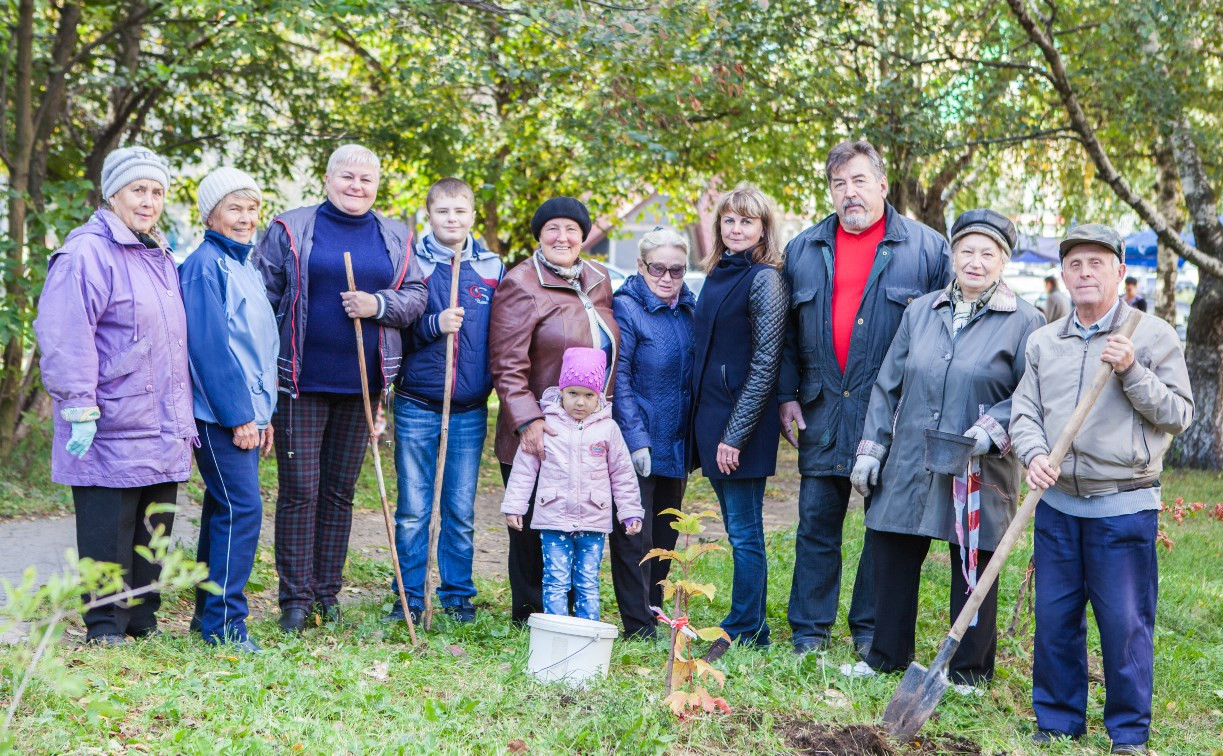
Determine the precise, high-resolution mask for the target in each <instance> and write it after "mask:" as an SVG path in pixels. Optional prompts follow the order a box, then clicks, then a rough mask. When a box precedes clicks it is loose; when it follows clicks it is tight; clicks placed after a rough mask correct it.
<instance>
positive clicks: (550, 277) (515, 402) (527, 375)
mask: <svg viewBox="0 0 1223 756" xmlns="http://www.w3.org/2000/svg"><path fill="white" fill-rule="evenodd" d="M583 263H584V264H585V268H584V269H583V271H582V275H581V277H580V278H579V279H578V281H579V283H580V284H581V287H582V293H580V294H579V293H578V291H577V290H576V289H574V288H573V287H572V286H570V285H569V284H568V283H566V282H565V280H564V279H563V278H561V277H560V276H558V275H556V274H555V273H553V272H552V271H550V270H548V269H547V268H545V267H544V266H543V265H540V264H539V263H537V262H536V260H535V257H534V256H532V257H530V258H528V259H526V260H524V261H522V262H521V263H519V264H518V265H516V266H514V267H513V268H512V269H511V270H510V272H509V273H506V274H505V278H504V279H502V281H501V284H500V285H498V286H497V296H496V297H494V298H493V309H492V313H491V315H490V321H489V337H488V351H489V368H490V369H491V371H492V374H493V387H494V388H496V390H497V398H498V399H500V400H501V410H500V413H499V414H498V416H497V440H496V448H497V459H499V460H500V461H501V462H503V463H505V464H507V465H508V464H513V462H514V453H515V452H517V451H518V435H517V433H516V431H517V430H518V429H519V428H521V427H522V426H524V425H526V424H527V423H529V422H531V421H532V420H535V419H538V418H542V417H543V416H544V413H543V412H542V411H541V410H540V409H539V397H541V396H543V393H544V389H546V388H548V387H550V386H555V385H556V382H557V381H558V380H559V379H560V373H561V358H562V357H563V356H564V354H565V350H566V349H567V348H569V347H576V346H580V347H589V346H593V347H598V346H599V344H600V343H601V341H602V339H601V338H599V337H598V335H597V333H598V331H599V330H601V331H603V332H604V333H606V334H607V335H608V338H610V339H611V343H612V359H611V366H610V367H609V368H608V371H607V387H606V396H607V399H608V401H611V398H612V388H613V386H614V385H615V366H616V354H615V352H616V349H617V348H618V346H619V343H620V329H619V328H617V327H616V318H615V316H614V315H613V314H612V289H611V283H610V281H609V280H608V277H607V271H606V270H605V269H604V268H603V266H602V265H599V264H598V263H593V262H591V261H589V260H583ZM587 302H589V304H590V312H591V315H592V316H591V317H588V316H587ZM596 329H597V330H596Z"/></svg>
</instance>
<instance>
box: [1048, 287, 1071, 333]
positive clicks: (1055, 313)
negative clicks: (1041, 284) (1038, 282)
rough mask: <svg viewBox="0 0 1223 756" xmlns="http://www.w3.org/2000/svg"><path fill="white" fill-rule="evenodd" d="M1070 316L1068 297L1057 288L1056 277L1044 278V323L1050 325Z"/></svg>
mask: <svg viewBox="0 0 1223 756" xmlns="http://www.w3.org/2000/svg"><path fill="white" fill-rule="evenodd" d="M1069 314H1070V297H1068V296H1066V292H1064V291H1062V290H1061V289H1059V288H1058V286H1057V276H1045V322H1046V323H1052V322H1053V321H1055V320H1061V319H1062V318H1064V317H1066V316H1067V315H1069Z"/></svg>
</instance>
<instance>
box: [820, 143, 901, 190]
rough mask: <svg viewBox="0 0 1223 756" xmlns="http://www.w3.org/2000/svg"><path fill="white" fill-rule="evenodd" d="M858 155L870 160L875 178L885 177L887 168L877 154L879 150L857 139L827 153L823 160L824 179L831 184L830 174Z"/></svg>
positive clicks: (839, 145) (841, 144)
mask: <svg viewBox="0 0 1223 756" xmlns="http://www.w3.org/2000/svg"><path fill="white" fill-rule="evenodd" d="M859 155H865V156H866V157H867V159H869V160H870V162H871V171H872V172H873V173H874V174H875V178H878V179H881V178H885V177H886V176H887V168H886V167H885V166H884V165H883V157H882V156H881V155H880V154H879V150H877V149H875V145H873V144H871V143H870V142H868V141H866V140H865V139H859V140H857V141H848V142H841V143H840V144H838V145H837V146H836V147H833V148H832V149H831V150H830V151H829V152H828V158H827V159H826V160H824V178H826V179H827V180H828V183H830V184H831V183H832V174H833V173H834V172H835V171H837V170H839V169H840V168H841V166H843V165H845V164H846V163H848V162H849V161H850V160H853V159H854V158H856V157H858V156H859Z"/></svg>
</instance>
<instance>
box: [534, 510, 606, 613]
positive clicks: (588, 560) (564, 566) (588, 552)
mask: <svg viewBox="0 0 1223 756" xmlns="http://www.w3.org/2000/svg"><path fill="white" fill-rule="evenodd" d="M539 539H540V543H541V545H542V547H543V555H544V575H543V578H544V580H543V598H544V611H545V612H547V613H548V614H566V615H567V614H569V589H570V588H572V589H573V613H574V615H575V616H577V617H583V618H585V619H592V620H597V619H599V564H600V563H601V562H602V561H603V534H602V533H586V532H581V531H579V532H577V533H566V532H564V531H562V530H541V531H539Z"/></svg>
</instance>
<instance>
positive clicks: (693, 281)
mask: <svg viewBox="0 0 1223 756" xmlns="http://www.w3.org/2000/svg"><path fill="white" fill-rule="evenodd" d="M603 267H604V268H607V277H608V278H609V279H611V287H612V291H619V290H620V287H621V286H623V285H624V282H625V281H627V280H628V277H629V276H631V275H635V274H636V271H626V270H622V269H620V268H617V267H614V266H612V265H607V264H606V263H605V264H604V265H603ZM684 283H686V284H688V288H689V289H691V290H692V296H694V297H699V296H700V295H701V287H702V286H704V285H705V274H704V273H703V272H701V271H699V270H689V271H688V272H687V273H685V274H684Z"/></svg>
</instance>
